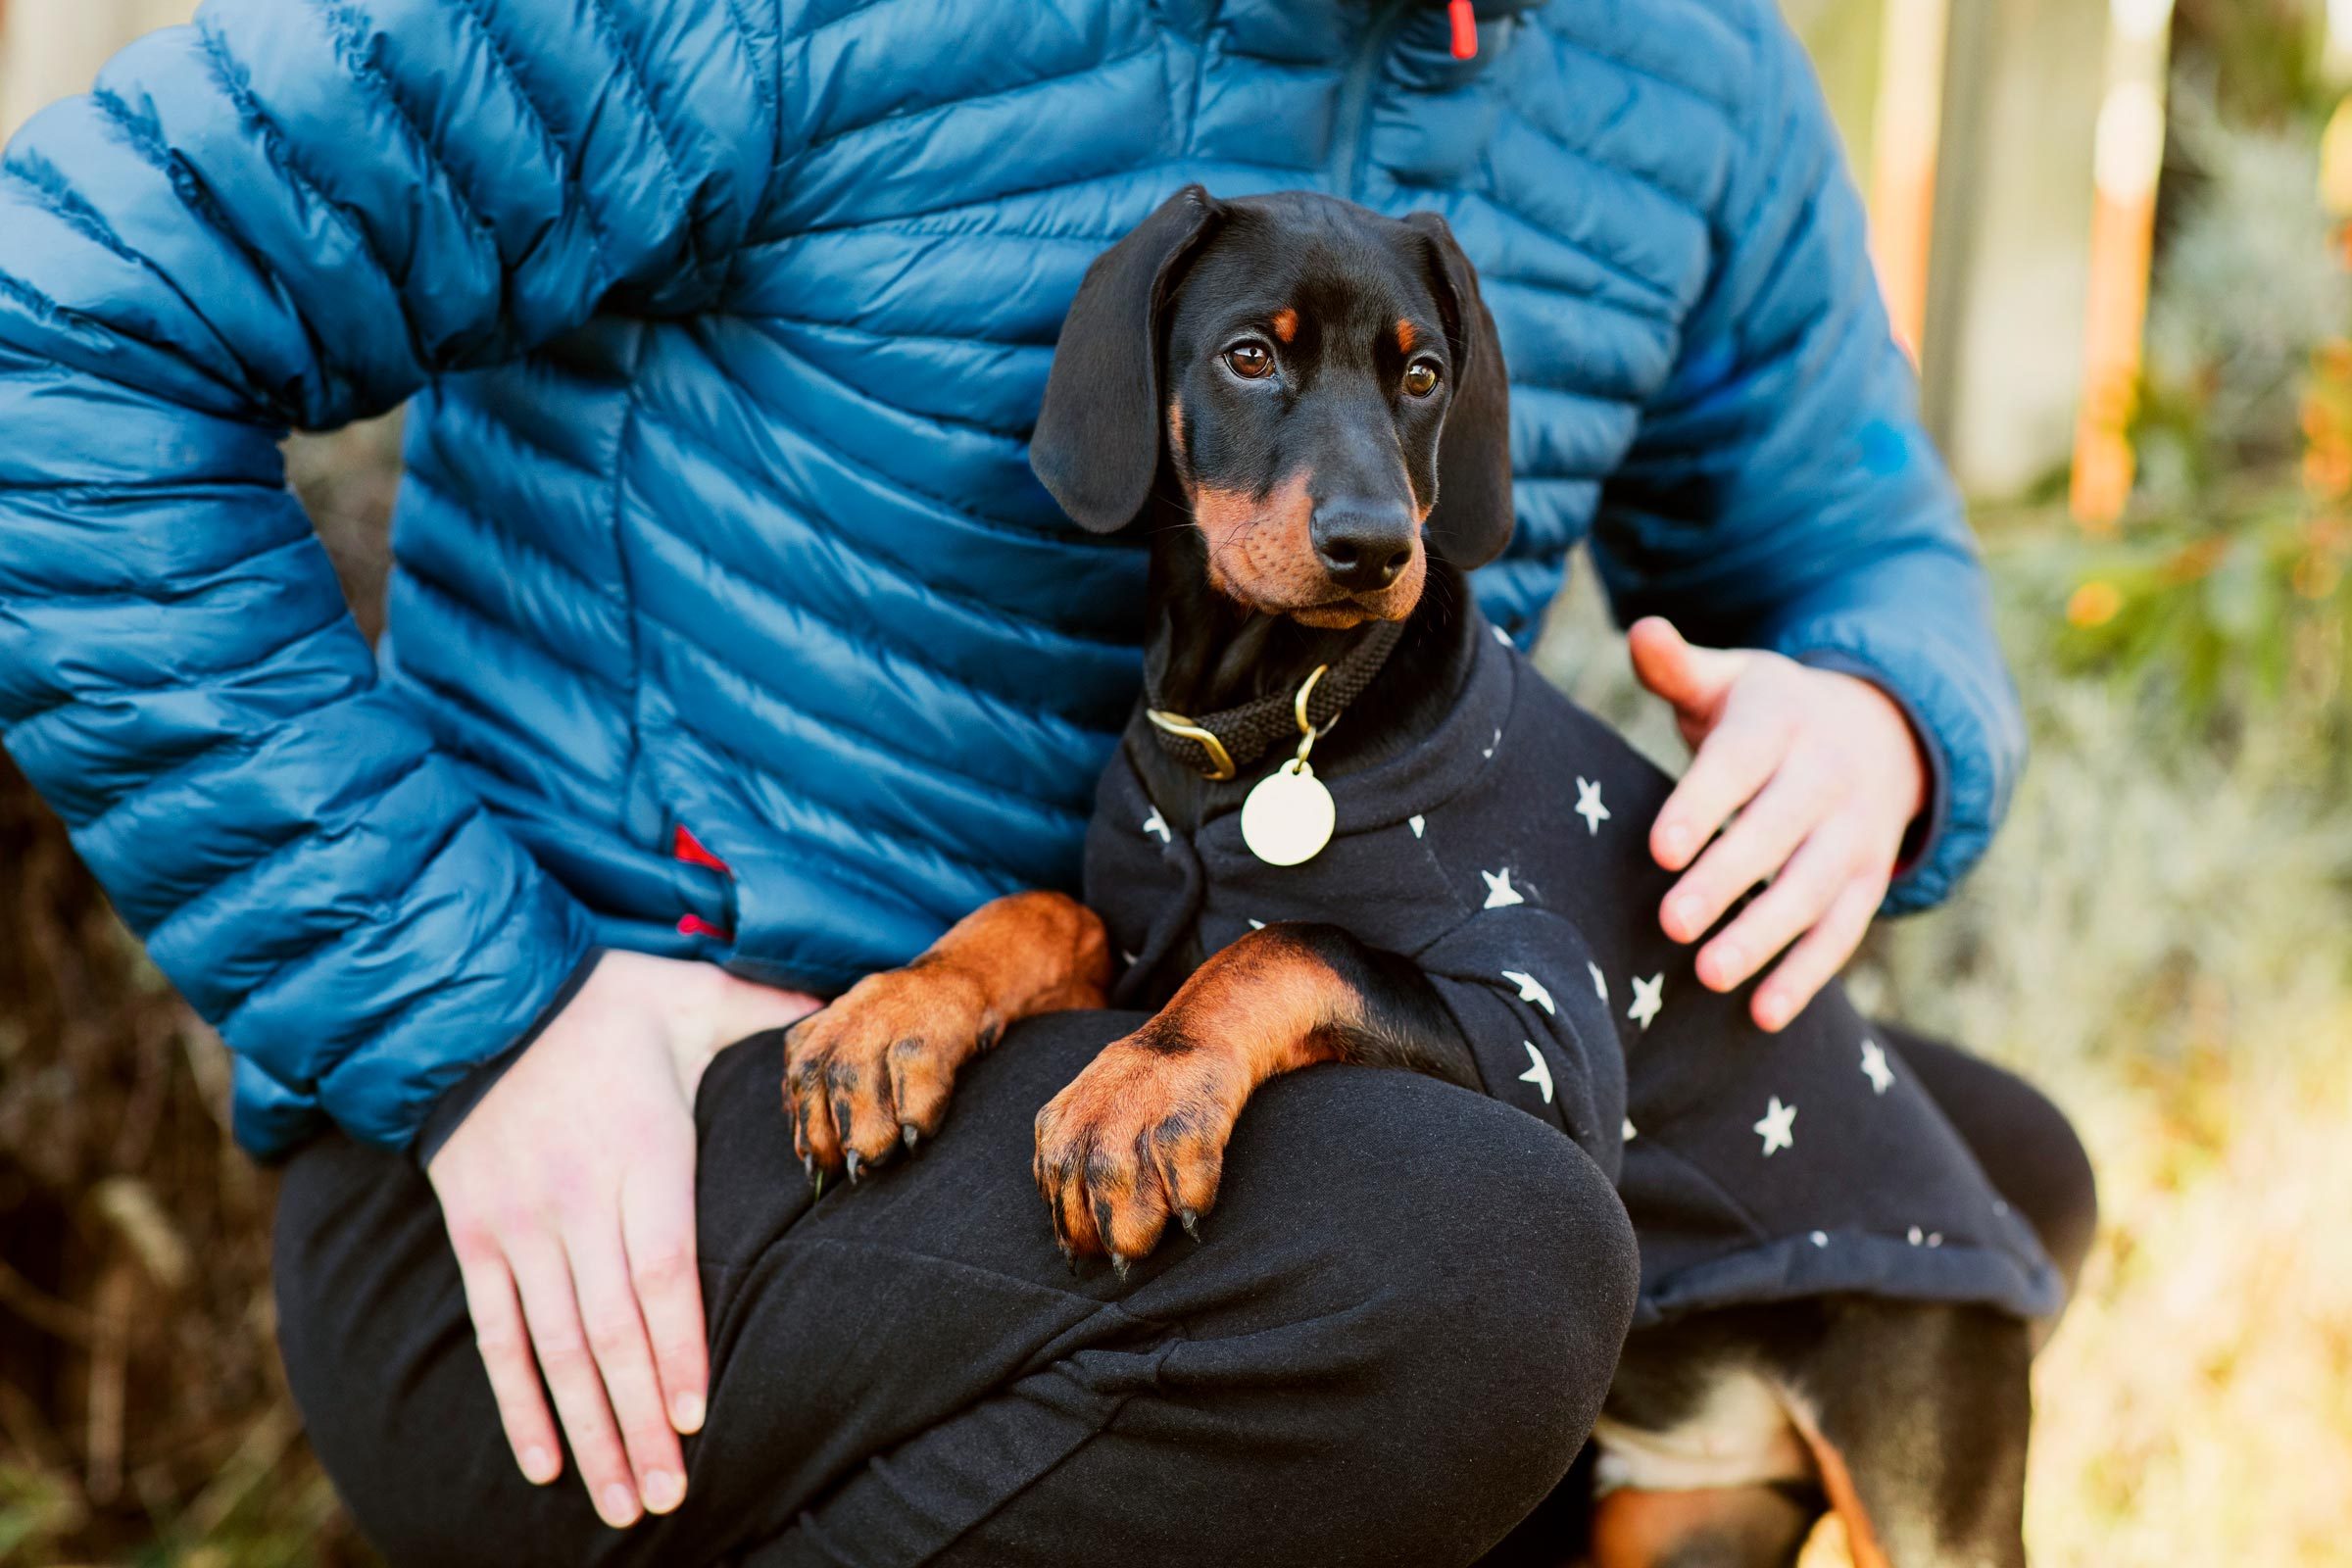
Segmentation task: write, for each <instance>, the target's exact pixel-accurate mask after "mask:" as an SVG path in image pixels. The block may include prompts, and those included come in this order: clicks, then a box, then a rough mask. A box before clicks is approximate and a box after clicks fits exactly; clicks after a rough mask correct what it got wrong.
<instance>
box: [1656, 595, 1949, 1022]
mask: <svg viewBox="0 0 2352 1568" xmlns="http://www.w3.org/2000/svg"><path fill="white" fill-rule="evenodd" d="M1629 644H1630V646H1631V649H1632V652H1633V659H1634V673H1635V674H1636V675H1637V676H1638V677H1639V678H1640V679H1641V682H1642V685H1644V686H1646V687H1648V688H1649V689H1650V690H1651V691H1652V692H1654V693H1656V694H1657V695H1658V696H1660V697H1663V698H1664V699H1666V701H1667V702H1669V703H1671V704H1672V705H1673V706H1674V711H1675V717H1676V719H1677V720H1678V721H1679V722H1680V723H1681V725H1682V730H1683V739H1684V740H1685V741H1687V742H1689V743H1690V745H1691V749H1692V751H1693V752H1694V753H1695V754H1696V755H1695V756H1694V757H1693V758H1692V759H1691V769H1690V771H1689V772H1687V773H1685V774H1684V775H1683V779H1682V782H1681V783H1680V784H1678V785H1677V786H1676V787H1675V790H1674V793H1673V794H1672V795H1671V796H1669V797H1668V798H1667V801H1666V805H1665V807H1664V808H1663V809H1661V810H1660V811H1659V812H1658V819H1657V822H1656V823H1655V824H1654V825H1653V826H1652V827H1651V829H1650V833H1649V851H1650V854H1651V855H1652V856H1654V857H1655V858H1656V859H1657V862H1658V864H1660V865H1662V866H1664V867H1665V868H1666V869H1667V870H1669V871H1682V870H1683V869H1684V868H1685V867H1686V866H1688V867H1690V869H1689V871H1688V872H1687V873H1686V874H1685V875H1683V876H1682V877H1681V878H1680V879H1679V880H1678V881H1676V883H1675V884H1674V886H1673V888H1672V889H1670V890H1669V891H1668V892H1667V895H1666V902H1665V903H1664V905H1663V906H1661V907H1660V909H1659V911H1658V916H1659V923H1660V924H1662V925H1663V926H1664V927H1665V930H1666V934H1667V935H1668V936H1669V937H1671V938H1673V939H1674V940H1675V941H1677V942H1695V941H1697V940H1698V939H1699V938H1700V937H1701V936H1703V935H1705V934H1706V932H1707V930H1708V929H1709V928H1710V927H1712V926H1713V925H1714V924H1715V922H1716V921H1717V920H1720V919H1721V918H1723V915H1724V911H1726V910H1727V909H1729V908H1730V907H1732V905H1733V904H1734V903H1735V902H1736V901H1737V900H1738V899H1739V898H1740V895H1741V894H1743V893H1745V892H1746V891H1747V890H1748V889H1749V888H1752V887H1754V886H1755V885H1756V884H1757V883H1759V882H1769V883H1770V884H1771V886H1769V887H1768V888H1766V889H1765V891H1764V892H1763V894H1762V895H1760V896H1759V897H1758V898H1757V899H1756V900H1755V902H1754V903H1752V904H1750V905H1749V906H1748V907H1747V908H1746V909H1745V910H1743V911H1742V912H1741V913H1740V917H1739V918H1738V919H1736V920H1734V921H1733V922H1732V923H1731V924H1730V925H1728V926H1726V927H1725V928H1724V929H1723V930H1722V931H1721V932H1720V933H1718V934H1717V935H1716V936H1715V938H1714V939H1713V940H1712V941H1710V942H1709V943H1708V944H1707V945H1706V946H1705V947H1704V948H1701V949H1700V950H1699V954H1698V965H1697V967H1698V978H1699V982H1700V983H1701V984H1702V985H1704V986H1706V987H1707V988H1708V989H1709V990H1711V991H1730V990H1732V989H1733V988H1734V987H1736V986H1739V985H1741V984H1744V983H1745V982H1746V981H1747V979H1748V978H1749V977H1750V976H1751V975H1754V974H1755V973H1757V972H1758V971H1759V970H1761V969H1762V968H1763V967H1764V965H1765V964H1766V963H1768V962H1770V961H1771V960H1772V958H1773V956H1774V955H1776V954H1778V953H1779V952H1780V951H1781V950H1782V949H1783V948H1788V947H1789V943H1790V942H1794V943H1795V944H1796V945H1795V947H1793V948H1790V949H1789V956H1788V957H1786V958H1784V959H1782V961H1781V964H1780V966H1779V967H1778V968H1777V969H1775V970H1774V971H1773V972H1772V974H1771V975H1770V976H1769V977H1767V978H1766V980H1765V981H1764V983H1763V984H1762V985H1760V986H1758V987H1757V988H1756V995H1755V999H1754V1001H1753V1003H1752V1004H1751V1005H1750V1008H1749V1010H1750V1012H1751V1013H1752V1014H1753V1016H1754V1018H1755V1020H1756V1023H1757V1025H1758V1026H1759V1027H1761V1028H1764V1029H1768V1030H1778V1029H1781V1028H1783V1027H1785V1026H1786V1025H1787V1024H1788V1022H1789V1019H1791V1018H1793V1017H1795V1016H1796V1015H1797V1013H1799V1012H1800V1011H1802V1010H1803V1009H1804V1005H1805V1004H1806V1003H1808V1002H1811V1001H1812V1000H1813V995H1814V993H1815V992H1817V991H1819V990H1820V989H1821V988H1822V987H1823V986H1825V985H1827V984H1828V983H1829V981H1830V978H1831V977H1832V976H1833V975H1835V974H1837V972H1838V969H1839V968H1841V967H1842V966H1843V965H1844V963H1845V960H1846V959H1847V958H1849V957H1851V956H1853V952H1854V949H1855V948H1857V947H1858V946H1860V945H1861V942H1862V936H1863V933H1864V932H1866V931H1868V930H1869V929H1870V919H1871V916H1872V915H1873V914H1874V913H1876V912H1877V910H1878V907H1879V905H1880V903H1881V902H1882V901H1883V900H1884V899H1885V898H1886V897H1887V883H1888V882H1889V880H1891V879H1892V877H1893V875H1894V865H1895V858H1896V856H1898V855H1899V854H1900V853H1901V852H1902V843H1903V835H1904V833H1905V832H1906V831H1907V830H1908V829H1909V827H1910V825H1911V822H1912V820H1913V818H1915V817H1917V816H1918V815H1919V813H1920V811H1921V810H1922V809H1924V808H1925V807H1926V805H1927V794H1928V763H1927V759H1926V756H1925V754H1924V753H1923V752H1922V751H1921V749H1920V743H1919V738H1918V737H1917V736H1916V735H1914V734H1913V733H1912V731H1911V724H1910V721H1909V720H1908V719H1906V718H1905V717H1904V716H1903V711H1902V710H1901V709H1900V708H1898V707H1896V706H1895V703H1894V700H1893V699H1892V698H1890V697H1888V696H1887V694H1886V693H1885V692H1883V691H1881V690H1880V689H1879V688H1878V687H1876V686H1874V685H1872V684H1871V683H1870V682H1868V681H1866V680H1861V679H1858V678H1856V677H1855V676H1852V675H1846V674H1841V673H1839V672H1838V671H1835V670H1826V669H1814V668H1811V667H1810V666H1808V665H1804V664H1800V663H1798V662H1795V661H1794V660H1791V659H1787V658H1784V657H1782V656H1781V655H1779V654H1769V653H1760V652H1755V651H1752V650H1747V649H1717V648H1699V647H1696V646H1694V645H1692V644H1691V643H1688V642H1685V641H1684V640H1683V636H1682V633H1680V632H1678V631H1676V630H1675V629H1674V627H1673V625H1672V624H1671V623H1669V622H1668V621H1666V620H1664V619H1662V618H1660V617H1658V616H1656V615H1652V616H1649V617H1647V618H1645V619H1643V620H1641V621H1638V622H1636V623H1635V625H1634V627H1633V630H1632V632H1631V633H1630V635H1629ZM1734 812H1738V813H1739V815H1738V820H1736V821H1733V822H1732V825H1731V827H1730V828H1729V829H1728V830H1726V831H1724V833H1723V836H1722V837H1721V838H1715V834H1716V831H1717V830H1718V829H1719V828H1723V826H1724V823H1725V822H1726V821H1727V820H1730V819H1731V818H1732V816H1733V813H1734ZM1711 838H1712V839H1714V840H1715V841H1714V843H1713V844H1712V845H1709V844H1708V840H1709V839H1711ZM1702 847H1703V848H1705V850H1706V853H1705V854H1704V855H1700V854H1699V851H1700V849H1701V848H1702ZM1693 857H1696V858H1697V863H1696V864H1695V865H1692V864H1691V859H1692V858H1693Z"/></svg>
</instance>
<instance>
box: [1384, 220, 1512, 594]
mask: <svg viewBox="0 0 2352 1568" xmlns="http://www.w3.org/2000/svg"><path fill="white" fill-rule="evenodd" d="M1405 224H1406V226H1408V227H1410V228H1411V229H1413V230H1414V231H1415V232H1416V233H1418V234H1420V235H1421V237H1422V238H1423V239H1424V240H1426V241H1427V242H1428V245H1429V252H1430V255H1429V262H1430V273H1431V281H1432V282H1433V283H1435V284H1436V286H1437V291H1438V308H1439V310H1441V311H1442V312H1444V313H1445V316H1446V348H1447V350H1448V351H1449V352H1450V353H1451V354H1452V356H1453V402H1452V404H1451V405H1450V406H1449V407H1448V408H1447V409H1446V429H1445V433H1444V434H1443V435H1442V436H1441V437H1440V438H1439V441H1438V504H1437V507H1436V510H1434V511H1433V512H1431V513H1430V515H1429V542H1430V547H1431V548H1432V549H1434V550H1435V551H1437V553H1438V554H1439V555H1441V556H1444V557H1445V558H1446V560H1447V561H1450V562H1452V563H1453V564H1455V565H1457V566H1459V567H1461V568H1462V569H1463V570H1465V571H1467V570H1469V569H1470V568H1471V567H1473V566H1483V565H1485V564H1487V563H1488V562H1490V561H1493V560H1494V559H1495V557H1496V556H1499V555H1501V554H1502V547H1503V546H1505V545H1507V544H1509V543H1510V542H1511V524H1512V513H1511V385H1510V376H1509V374H1508V372H1507V371H1506V370H1505V369H1504V367H1503V363H1502V342H1501V340H1500V339H1499V338H1497V337H1496V336H1495V318H1494V317H1493V316H1491V315H1489V314H1488V313H1487V302H1486V300H1485V299H1483V298H1482V297H1481V296H1480V294H1479V292H1478V272H1477V270H1475V269H1473V268H1472V267H1471V265H1470V258H1468V257H1467V256H1464V255H1463V254H1462V247H1461V245H1460V243H1459V242H1457V241H1456V240H1455V239H1454V237H1453V230H1452V229H1451V228H1448V227H1447V226H1446V220H1444V219H1443V218H1440V217H1439V216H1438V215H1437V214H1435V213H1414V214H1412V215H1410V216H1409V217H1407V218H1406V219H1405Z"/></svg>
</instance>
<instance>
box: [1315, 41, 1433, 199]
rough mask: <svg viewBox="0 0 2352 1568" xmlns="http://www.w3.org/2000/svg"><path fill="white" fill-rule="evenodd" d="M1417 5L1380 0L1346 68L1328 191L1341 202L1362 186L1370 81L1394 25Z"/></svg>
mask: <svg viewBox="0 0 2352 1568" xmlns="http://www.w3.org/2000/svg"><path fill="white" fill-rule="evenodd" d="M1416 3H1417V0H1381V3H1380V5H1379V7H1378V9H1376V10H1375V11H1374V12H1373V14H1372V25H1371V26H1370V27H1368V28H1367V29H1365V32H1364V41H1363V43H1362V44H1361V45H1360V46H1359V47H1358V48H1357V49H1356V52H1355V60H1354V61H1353V63H1352V64H1350V65H1349V66H1348V76H1347V79H1346V80H1345V81H1343V82H1342V83H1341V84H1340V112H1339V118H1338V124H1339V136H1338V139H1337V141H1336V142H1335V144H1334V146H1333V148H1332V157H1331V189H1332V194H1333V195H1335V196H1338V197H1339V198H1340V199H1341V200H1343V201H1353V200H1355V192H1356V188H1357V187H1358V186H1359V185H1361V184H1362V183H1363V172H1364V170H1363V164H1364V129H1365V125H1366V123H1367V122H1368V121H1369V120H1370V119H1371V101H1372V81H1373V78H1374V77H1375V76H1377V75H1378V74H1379V73H1380V67H1381V63H1382V62H1383V61H1385V60H1386V59H1387V58H1388V54H1389V44H1390V43H1391V42H1392V41H1393V40H1394V39H1395V38H1396V36H1397V25H1399V24H1400V23H1402V22H1403V21H1404V14H1405V12H1407V11H1408V10H1410V9H1411V8H1412V7H1413V6H1414V5H1415V4H1416Z"/></svg>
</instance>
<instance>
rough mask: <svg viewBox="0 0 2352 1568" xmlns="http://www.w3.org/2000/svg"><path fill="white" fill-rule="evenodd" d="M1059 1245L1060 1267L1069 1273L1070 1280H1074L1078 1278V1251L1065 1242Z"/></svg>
mask: <svg viewBox="0 0 2352 1568" xmlns="http://www.w3.org/2000/svg"><path fill="white" fill-rule="evenodd" d="M1059 1245H1060V1247H1061V1266H1062V1267H1063V1268H1066V1269H1068V1270H1069V1271H1070V1278H1072V1279H1076V1278H1077V1277H1078V1250H1077V1249H1076V1248H1074V1247H1072V1246H1071V1245H1070V1244H1069V1243H1067V1242H1063V1243H1060V1244H1059Z"/></svg>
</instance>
